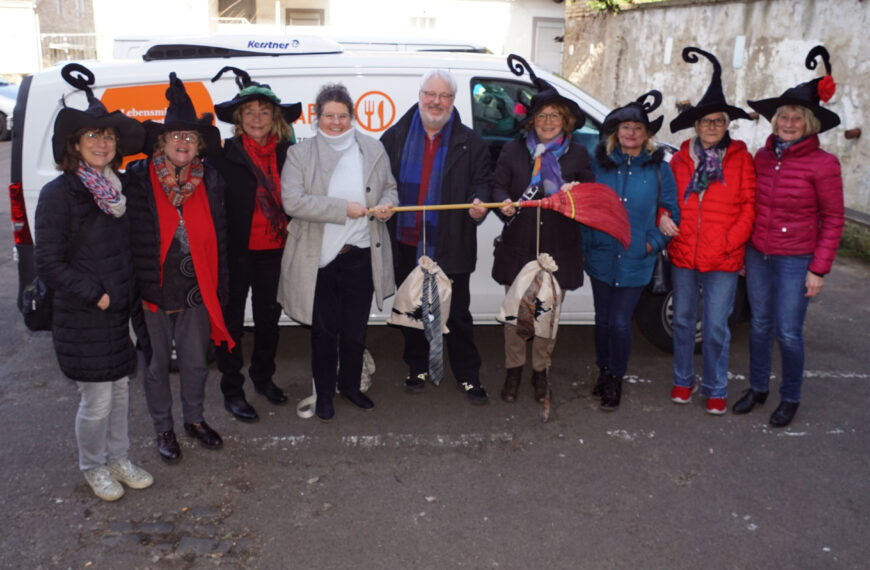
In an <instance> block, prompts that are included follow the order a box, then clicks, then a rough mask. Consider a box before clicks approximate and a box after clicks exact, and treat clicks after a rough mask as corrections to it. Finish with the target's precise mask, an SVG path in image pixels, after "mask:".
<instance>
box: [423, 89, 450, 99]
mask: <svg viewBox="0 0 870 570" xmlns="http://www.w3.org/2000/svg"><path fill="white" fill-rule="evenodd" d="M420 94H421V95H423V99H426V100H427V101H434V100H436V99H442V100H444V101H452V100H453V98H454V97H456V95H454V94H453V93H437V92H435V91H420Z"/></svg>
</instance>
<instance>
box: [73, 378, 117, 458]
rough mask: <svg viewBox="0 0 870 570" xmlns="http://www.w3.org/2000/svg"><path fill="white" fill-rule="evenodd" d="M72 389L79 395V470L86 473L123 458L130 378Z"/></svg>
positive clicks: (94, 383)
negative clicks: (77, 391)
mask: <svg viewBox="0 0 870 570" xmlns="http://www.w3.org/2000/svg"><path fill="white" fill-rule="evenodd" d="M76 387H77V388H78V389H79V393H80V394H81V396H82V397H81V400H80V401H79V411H78V413H76V443H78V446H79V469H81V470H82V471H88V470H90V469H95V468H97V467H104V466H106V465H108V464H110V463H114V462H115V461H119V460H121V459H126V457H127V451H128V450H129V449H130V439H129V437H128V434H127V417H128V413H129V410H130V379H129V378H128V377H127V376H124V377H123V378H121V379H120V380H115V381H114V382H76Z"/></svg>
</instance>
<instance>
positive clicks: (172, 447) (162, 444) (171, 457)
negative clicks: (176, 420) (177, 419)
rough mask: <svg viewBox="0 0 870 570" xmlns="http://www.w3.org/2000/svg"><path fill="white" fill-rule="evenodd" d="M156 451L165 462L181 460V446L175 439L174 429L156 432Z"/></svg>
mask: <svg viewBox="0 0 870 570" xmlns="http://www.w3.org/2000/svg"><path fill="white" fill-rule="evenodd" d="M157 452H158V453H159V454H160V459H162V460H163V461H165V462H166V463H170V464H172V463H178V462H179V461H181V446H179V445H178V440H177V439H175V432H174V431H172V430H169V431H165V432H163V433H158V434H157Z"/></svg>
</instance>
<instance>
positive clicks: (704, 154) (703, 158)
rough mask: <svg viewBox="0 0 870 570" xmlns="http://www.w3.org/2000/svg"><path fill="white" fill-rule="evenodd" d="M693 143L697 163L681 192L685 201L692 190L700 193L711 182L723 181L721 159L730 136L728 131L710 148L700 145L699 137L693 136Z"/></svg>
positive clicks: (729, 141) (726, 148)
mask: <svg viewBox="0 0 870 570" xmlns="http://www.w3.org/2000/svg"><path fill="white" fill-rule="evenodd" d="M692 144H693V145H695V149H694V150H695V156H697V157H698V165H697V166H696V167H695V174H693V175H692V180H690V181H689V185H688V186H687V187H686V191H685V193H683V201H684V202H687V201H688V200H689V196H691V195H692V192H697V193H699V194H700V193H701V192H703V191H704V190H706V189H707V188H708V187H709V186H710V184H711V183H713V182H716V181H719V182H724V181H725V178H724V177H723V176H722V159H723V158H725V152H726V151H727V150H728V145H730V144H731V137H730V136H728V133H727V132H726V133H725V136H724V137H722V140H721V141H719V142H718V143H716V144H715V145H714V146H711V147H710V148H706V149H705V148H704V147H703V146H702V145H701V138H700V137H695V141H694V142H693V143H692Z"/></svg>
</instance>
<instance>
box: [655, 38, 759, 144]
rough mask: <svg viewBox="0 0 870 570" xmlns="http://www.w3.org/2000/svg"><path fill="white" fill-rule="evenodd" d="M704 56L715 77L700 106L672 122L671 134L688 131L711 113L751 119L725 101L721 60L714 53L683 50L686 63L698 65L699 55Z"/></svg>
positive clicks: (694, 49) (699, 103) (684, 112)
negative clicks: (709, 63)
mask: <svg viewBox="0 0 870 570" xmlns="http://www.w3.org/2000/svg"><path fill="white" fill-rule="evenodd" d="M697 54H700V55H703V56H704V57H706V58H707V59H708V60H710V62H711V63H712V64H713V77H712V78H711V79H710V86H709V87H707V91H706V92H705V93H704V96H703V97H701V100H700V101H698V104H697V105H695V106H694V107H689V108H688V109H686V110H684V111H683V112H682V113H680V114H679V115H677V118H676V119H674V120H673V121H671V132H672V133H675V132H677V131H681V130H683V129H688V128H689V127H691V126H693V125H694V124H695V121H698V120H699V119H701V117H705V116H707V115H709V114H711V113H727V114H728V118H729V119H730V120H732V121H733V120H734V119H749V118H750V117H749V115H748V114H746V111H744V110H743V109H741V108H740V107H734V106H733V105H729V104H728V102H727V101H726V100H725V93H724V92H723V91H722V66H721V65H720V64H719V60H718V59H716V56H714V55H713V54H712V53H709V52H706V51H704V50H701V49H698V48H696V47H691V46H690V47H686V48H683V61H685V62H686V63H698V61H699V60H698V55H697Z"/></svg>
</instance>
